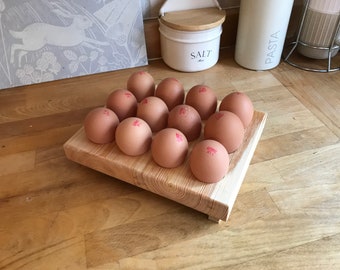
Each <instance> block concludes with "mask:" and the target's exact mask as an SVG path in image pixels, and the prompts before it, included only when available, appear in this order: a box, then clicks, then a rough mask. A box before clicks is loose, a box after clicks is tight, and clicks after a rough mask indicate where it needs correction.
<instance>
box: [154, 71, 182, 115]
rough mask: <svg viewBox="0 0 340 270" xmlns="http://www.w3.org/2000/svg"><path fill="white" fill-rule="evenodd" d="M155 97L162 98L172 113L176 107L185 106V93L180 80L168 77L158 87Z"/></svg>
mask: <svg viewBox="0 0 340 270" xmlns="http://www.w3.org/2000/svg"><path fill="white" fill-rule="evenodd" d="M155 96H156V97H159V98H161V99H162V100H163V101H164V102H165V104H166V105H167V106H168V109H169V111H171V110H172V109H173V108H174V107H175V106H176V105H179V104H183V102H184V96H185V91H184V87H183V85H182V84H181V83H180V81H179V80H177V79H176V78H172V77H168V78H165V79H163V80H162V81H161V82H160V83H159V84H158V85H157V88H156V91H155Z"/></svg>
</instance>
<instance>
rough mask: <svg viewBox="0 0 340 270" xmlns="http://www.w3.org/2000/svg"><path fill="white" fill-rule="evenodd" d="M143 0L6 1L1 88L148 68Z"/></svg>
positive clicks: (0, 39) (1, 18)
mask: <svg viewBox="0 0 340 270" xmlns="http://www.w3.org/2000/svg"><path fill="white" fill-rule="evenodd" d="M139 1H140V0H106V1H93V0H70V1H66V0H55V1H50V0H26V1H22V0H0V22H1V23H0V89H4V88H9V87H14V86H18V85H27V84H33V83H39V82H45V81H51V80H57V79H62V78H70V77H76V76H81V75H87V74H94V73H98V72H105V71H111V70H118V69H123V68H130V67H136V66H142V65H146V64H147V56H146V46H145V39H144V34H143V33H144V29H143V17H142V10H141V7H140V3H139Z"/></svg>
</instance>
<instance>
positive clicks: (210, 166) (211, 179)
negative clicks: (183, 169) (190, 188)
mask: <svg viewBox="0 0 340 270" xmlns="http://www.w3.org/2000/svg"><path fill="white" fill-rule="evenodd" d="M189 166H190V170H191V172H192V174H193V175H194V176H195V177H196V178H197V179H198V180H199V181H201V182H204V183H216V182H218V181H220V180H221V179H223V177H224V176H225V175H226V174H227V172H228V169H229V154H228V151H227V150H226V149H225V147H224V146H223V145H222V144H221V143H220V142H218V141H215V140H203V141H200V142H198V143H197V144H195V145H194V147H193V149H192V151H191V153H190V159H189Z"/></svg>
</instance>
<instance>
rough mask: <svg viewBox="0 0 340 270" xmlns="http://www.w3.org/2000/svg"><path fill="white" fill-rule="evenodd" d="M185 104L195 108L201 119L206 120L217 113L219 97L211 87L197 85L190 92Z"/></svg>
mask: <svg viewBox="0 0 340 270" xmlns="http://www.w3.org/2000/svg"><path fill="white" fill-rule="evenodd" d="M185 104H187V105H190V106H192V107H194V108H195V109H196V110H197V111H198V113H199V114H200V116H201V119H202V120H206V119H208V118H209V116H210V115H212V114H213V113H214V112H215V111H216V108H217V96H216V94H215V93H214V91H213V90H212V89H211V88H210V87H208V86H206V85H195V86H193V87H192V88H190V90H189V91H188V93H187V95H186V98H185Z"/></svg>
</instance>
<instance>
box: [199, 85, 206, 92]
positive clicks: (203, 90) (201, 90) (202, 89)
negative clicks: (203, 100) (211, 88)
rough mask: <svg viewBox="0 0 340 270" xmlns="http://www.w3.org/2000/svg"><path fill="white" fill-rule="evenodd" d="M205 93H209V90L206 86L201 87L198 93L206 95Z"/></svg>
mask: <svg viewBox="0 0 340 270" xmlns="http://www.w3.org/2000/svg"><path fill="white" fill-rule="evenodd" d="M205 92H207V88H206V87H204V86H202V87H200V89H199V90H198V93H205Z"/></svg>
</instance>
